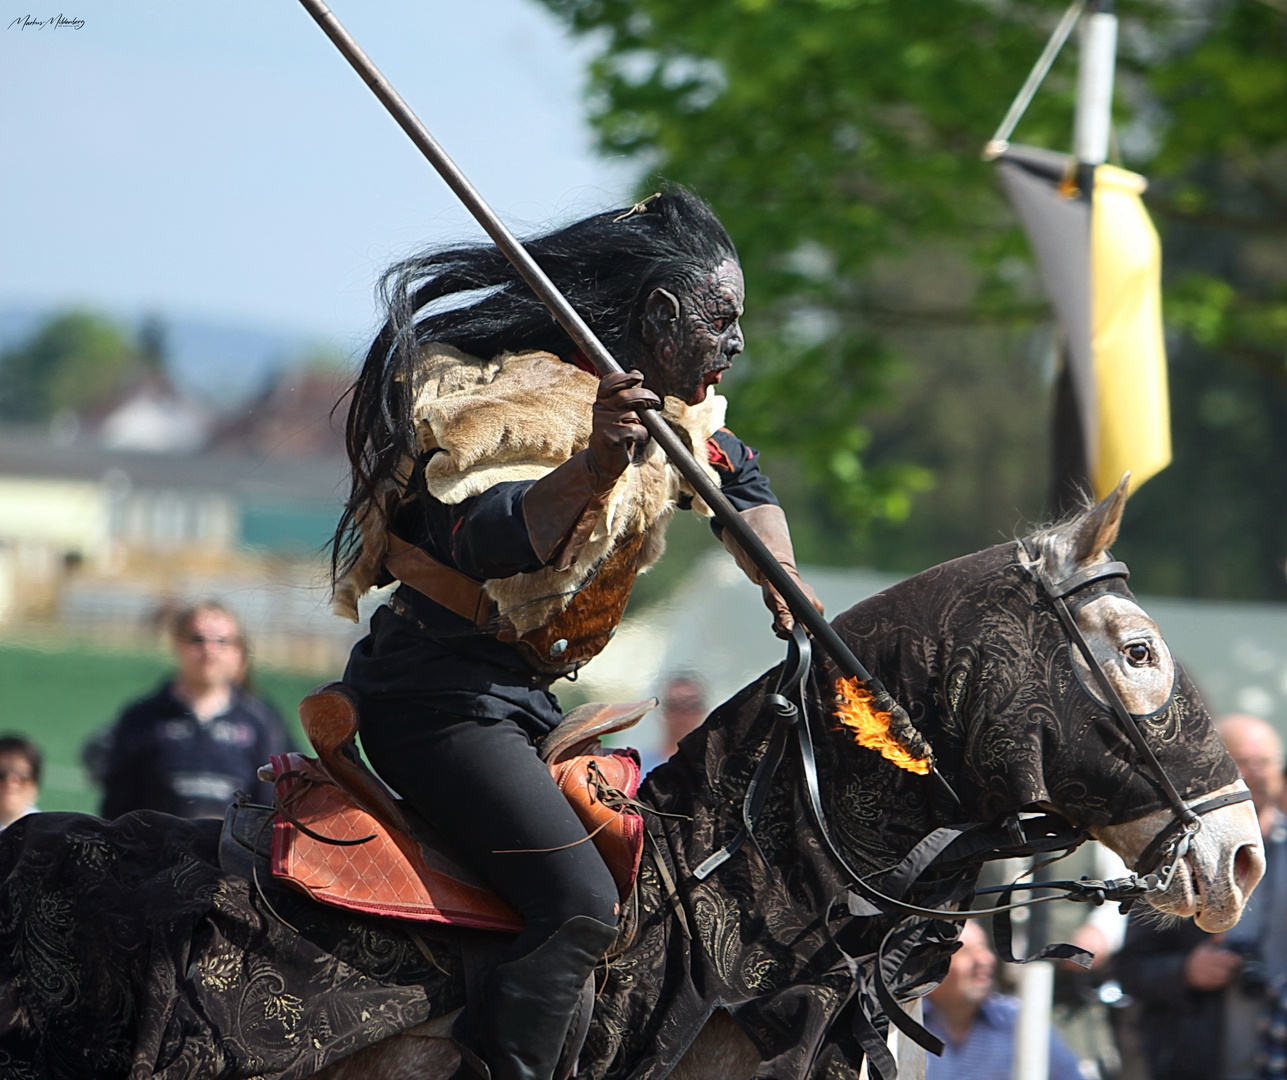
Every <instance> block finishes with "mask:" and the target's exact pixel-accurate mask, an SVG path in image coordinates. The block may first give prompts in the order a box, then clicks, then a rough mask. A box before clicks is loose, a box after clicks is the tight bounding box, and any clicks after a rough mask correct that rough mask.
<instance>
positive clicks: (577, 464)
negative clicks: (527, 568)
mask: <svg viewBox="0 0 1287 1080" xmlns="http://www.w3.org/2000/svg"><path fill="white" fill-rule="evenodd" d="M616 482H617V478H616V477H615V476H605V475H604V474H603V473H602V472H601V471H600V470H599V469H598V468H596V466H595V460H594V458H593V456H592V455H591V453H590V451H589V450H582V451H581V452H580V453H578V454H573V455H572V456H571V457H570V458H568V460H567V461H565V462H564V463H563V464H562V465H560V466H559V467H558V468H557V469H555V470H554V471H553V472H551V473H547V474H546V475H545V476H542V477H541V478H540V479H539V480H537V481H536V482H535V483H534V484H532V486H531V487H529V488H528V489H527V491H526V492H525V493H524V494H523V523H524V524H525V525H526V526H527V536H528V539H529V540H530V541H531V544H532V550H533V551H534V552H535V553H536V557H537V558H538V559H540V560H541V563H542V564H543V565H545V566H550V567H553V568H554V569H555V570H566V569H567V568H568V567H570V566H571V565H572V564H573V563H575V562H576V560H577V556H578V555H579V554H580V553H581V550H582V549H583V548H584V547H585V545H586V542H587V541H588V540H589V539H590V534H591V533H592V532H594V527H595V526H596V525H597V524H598V523H599V519H600V518H602V517H603V512H604V509H605V508H606V507H607V505H608V496H609V495H611V494H612V489H613V487H614V486H615V485H616Z"/></svg>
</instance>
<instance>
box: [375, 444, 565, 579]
mask: <svg viewBox="0 0 1287 1080" xmlns="http://www.w3.org/2000/svg"><path fill="white" fill-rule="evenodd" d="M416 473H417V476H416V480H418V481H419V483H414V482H413V487H412V495H411V497H410V498H408V499H406V500H405V501H404V502H403V503H402V505H401V506H399V507H398V509H397V510H396V511H394V514H393V521H392V523H391V526H392V530H393V532H394V533H395V534H396V535H398V536H400V537H401V538H402V539H403V540H406V541H407V543H409V544H417V545H419V546H420V547H422V548H424V549H425V551H427V552H428V553H429V554H430V555H432V556H433V557H434V558H435V559H437V560H438V561H439V562H440V563H443V564H445V565H447V566H452V567H455V568H456V569H457V570H459V571H460V572H461V573H463V574H467V575H469V576H470V577H471V578H474V579H475V580H476V581H486V580H487V579H488V578H504V577H510V576H511V575H513V574H524V573H531V572H532V571H534V570H539V569H540V568H541V566H542V565H543V564H542V563H541V561H540V560H539V559H538V558H537V557H536V553H535V552H534V551H533V550H532V542H531V540H530V539H529V538H528V535H527V524H526V522H525V521H524V520H523V495H524V493H525V492H526V491H527V489H528V488H529V487H531V486H532V481H530V480H514V481H506V482H505V483H501V484H496V485H494V486H492V487H490V488H488V489H487V490H486V491H484V492H483V493H482V494H481V495H475V496H474V497H473V498H469V499H465V500H464V501H463V502H459V503H455V504H453V505H451V506H448V505H447V504H446V503H442V502H439V501H438V500H437V499H435V498H434V497H433V496H432V495H430V494H429V492H428V491H427V490H425V487H424V483H423V476H422V475H420V474H422V473H423V470H422V469H420V468H417V469H416Z"/></svg>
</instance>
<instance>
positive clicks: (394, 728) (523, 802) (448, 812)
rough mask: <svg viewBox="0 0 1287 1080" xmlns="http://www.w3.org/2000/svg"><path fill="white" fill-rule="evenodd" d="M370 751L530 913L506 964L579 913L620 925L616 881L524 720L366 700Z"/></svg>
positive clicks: (474, 864) (400, 788)
mask: <svg viewBox="0 0 1287 1080" xmlns="http://www.w3.org/2000/svg"><path fill="white" fill-rule="evenodd" d="M362 747H363V750H364V751H365V752H366V755H367V757H368V759H369V760H370V762H371V764H372V765H373V766H374V767H375V770H376V771H377V772H378V773H379V774H380V775H381V776H382V777H383V778H384V779H385V780H386V781H388V783H389V784H390V785H391V786H392V787H393V788H394V790H396V791H397V792H398V794H400V795H401V796H402V797H403V798H405V799H407V800H408V801H409V802H410V803H411V805H412V806H414V807H415V808H416V810H417V811H418V812H419V813H420V814H421V815H422V816H423V817H424V818H425V819H426V820H427V821H429V822H430V823H431V824H432V825H433V826H434V828H436V829H437V830H438V831H439V833H441V834H442V837H443V839H444V840H446V841H447V842H448V843H449V844H450V845H451V846H452V847H453V848H454V849H455V851H456V853H457V854H458V855H459V856H460V857H461V858H462V859H464V860H465V861H466V862H467V863H468V864H469V865H470V867H471V868H472V869H474V870H475V871H477V872H478V873H479V874H481V875H482V876H483V877H484V878H485V879H486V880H487V882H488V883H489V884H490V885H491V886H492V888H493V889H495V890H496V892H498V893H499V894H500V895H501V896H502V897H504V898H505V900H507V901H508V902H509V903H510V904H511V905H512V906H513V907H514V908H515V909H517V910H518V912H519V913H520V914H521V915H522V916H523V919H524V927H523V932H522V934H520V935H519V938H518V940H517V941H516V942H515V943H514V947H513V948H512V949H511V950H510V952H509V954H508V956H507V960H516V959H518V958H520V957H522V956H526V955H527V954H528V953H530V952H531V951H532V950H534V949H536V948H538V947H539V946H540V945H542V944H543V943H544V942H545V941H547V940H548V939H549V938H550V937H551V935H553V934H554V932H555V931H556V930H558V929H559V927H561V926H563V924H564V923H566V922H567V921H568V920H569V919H572V918H574V917H576V916H577V915H588V916H589V917H590V918H592V919H596V920H598V921H599V922H603V923H609V924H614V923H616V921H617V911H616V905H617V899H618V898H617V887H616V884H615V883H614V882H613V880H612V874H611V873H610V872H609V870H608V868H607V866H605V865H604V862H603V859H602V858H600V856H599V853H598V851H597V850H596V849H595V846H594V844H593V843H592V842H589V841H586V842H584V843H576V841H585V837H586V831H585V826H584V825H582V824H581V821H580V819H579V818H578V817H577V816H576V814H575V813H573V811H572V808H571V807H570V806H569V805H568V802H567V800H566V799H565V798H564V797H563V795H562V794H561V793H560V792H559V790H558V788H557V787H556V786H555V785H554V781H553V780H551V779H550V773H549V769H548V768H547V767H546V765H545V763H544V762H542V761H541V759H540V757H539V756H538V755H537V752H536V748H535V747H534V746H533V744H532V741H531V739H530V738H529V736H528V733H527V732H526V731H525V730H524V729H523V727H521V726H520V725H519V724H518V723H517V722H516V721H514V720H492V719H486V718H480V717H458V716H450V715H448V714H446V713H440V712H436V711H434V710H432V709H428V708H426V707H425V706H424V705H420V704H416V703H414V702H407V701H396V700H388V699H384V700H379V699H377V700H368V701H364V702H363V705H362ZM568 845H572V846H568ZM550 849H559V850H550Z"/></svg>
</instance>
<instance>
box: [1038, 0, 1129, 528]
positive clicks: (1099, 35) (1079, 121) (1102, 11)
mask: <svg viewBox="0 0 1287 1080" xmlns="http://www.w3.org/2000/svg"><path fill="white" fill-rule="evenodd" d="M1113 8H1114V0H1090V2H1089V3H1088V4H1087V8H1086V11H1085V13H1084V14H1083V15H1082V19H1081V35H1080V51H1079V55H1078V65H1077V107H1076V113H1075V114H1074V118H1073V158H1074V160H1075V162H1076V173H1077V187H1078V189H1079V190H1080V192H1081V198H1082V199H1084V200H1085V201H1086V204H1087V205H1088V206H1091V211H1092V213H1093V212H1094V210H1093V205H1092V202H1093V195H1094V190H1095V167H1096V166H1097V165H1102V164H1104V162H1105V161H1107V160H1108V147H1109V141H1110V137H1111V133H1112V123H1113V81H1114V77H1115V74H1116V66H1117V16H1116V14H1114V10H1113ZM1058 348H1059V349H1060V350H1061V352H1062V356H1061V361H1062V363H1061V365H1060V371H1059V375H1058V378H1057V380H1056V384H1055V395H1054V416H1053V418H1052V425H1051V426H1052V437H1051V451H1052V453H1051V466H1052V469H1051V472H1052V475H1051V481H1050V512H1051V516H1052V517H1061V516H1062V515H1063V514H1065V513H1068V512H1069V511H1072V510H1076V509H1078V508H1079V507H1080V506H1081V505H1082V499H1083V494H1084V493H1085V492H1089V491H1092V490H1093V484H1092V482H1091V476H1092V475H1094V469H1095V461H1094V448H1095V445H1096V441H1097V440H1096V432H1095V431H1090V430H1087V427H1088V425H1089V426H1092V427H1093V426H1094V425H1095V424H1096V423H1097V420H1098V418H1097V417H1094V416H1088V415H1086V414H1085V413H1084V411H1083V410H1082V408H1081V407H1080V404H1079V401H1078V395H1077V392H1076V389H1075V387H1074V385H1073V375H1072V370H1071V365H1070V358H1069V355H1068V345H1067V340H1066V339H1065V340H1063V341H1061V342H1060V343H1059V345H1058Z"/></svg>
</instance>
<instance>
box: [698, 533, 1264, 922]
mask: <svg viewBox="0 0 1287 1080" xmlns="http://www.w3.org/2000/svg"><path fill="white" fill-rule="evenodd" d="M1023 550H1024V552H1025V553H1026V554H1027V555H1028V557H1029V560H1030V561H1029V562H1027V563H1026V564H1022V565H1025V567H1026V569H1027V570H1028V571H1029V572H1030V573H1031V574H1032V576H1033V578H1034V579H1035V580H1036V582H1037V584H1038V587H1039V588H1040V589H1041V591H1042V593H1043V594H1044V597H1045V599H1046V600H1047V601H1049V603H1050V605H1051V608H1052V609H1053V611H1054V613H1055V615H1056V616H1057V618H1058V619H1059V622H1060V624H1061V625H1062V627H1063V630H1064V633H1065V634H1066V635H1067V636H1068V638H1069V640H1070V641H1071V643H1072V644H1073V645H1074V646H1075V647H1076V648H1077V650H1078V651H1079V652H1080V653H1081V655H1082V657H1083V659H1084V660H1085V661H1086V665H1087V666H1088V667H1089V669H1090V671H1091V674H1092V675H1093V676H1094V679H1095V682H1096V684H1097V685H1098V687H1099V689H1100V692H1101V693H1102V694H1103V695H1104V699H1105V701H1106V702H1107V703H1108V706H1109V708H1110V709H1111V710H1112V712H1113V714H1114V716H1115V718H1116V720H1117V722H1118V724H1119V726H1120V727H1121V729H1122V731H1123V732H1124V733H1125V734H1126V736H1127V738H1128V739H1130V741H1131V744H1132V746H1133V747H1134V748H1135V750H1136V752H1137V753H1138V754H1139V756H1140V758H1141V759H1142V760H1143V763H1144V765H1145V767H1146V768H1147V770H1148V771H1149V772H1150V773H1151V774H1152V777H1153V779H1154V780H1156V781H1157V783H1158V786H1159V787H1160V788H1161V790H1162V794H1163V795H1164V796H1165V798H1166V800H1167V802H1168V804H1169V805H1170V809H1171V812H1172V815H1173V816H1172V819H1171V821H1170V822H1169V823H1168V824H1167V825H1166V826H1164V827H1163V828H1162V829H1161V830H1160V831H1159V832H1158V833H1157V835H1156V836H1154V837H1153V839H1152V840H1151V841H1149V843H1148V845H1147V846H1146V847H1145V849H1144V851H1143V852H1142V853H1141V855H1140V857H1139V859H1138V860H1137V861H1136V867H1135V871H1134V873H1132V874H1131V875H1130V876H1128V877H1125V878H1115V879H1112V880H1108V881H1095V880H1089V879H1083V880H1081V881H1040V882H1033V883H1031V884H1018V883H1016V884H1014V885H1007V886H998V887H996V888H991V889H980V890H978V895H985V894H988V893H1001V894H1002V900H1001V903H999V904H998V905H997V906H995V907H991V908H984V909H981V910H980V909H975V910H969V911H950V910H943V909H940V908H927V907H919V906H917V905H915V904H909V903H907V902H906V901H904V900H903V899H902V895H903V894H904V893H905V892H906V890H907V888H908V887H910V885H911V884H913V883H914V882H915V881H916V880H917V878H919V877H920V875H921V874H923V873H924V872H925V870H927V869H928V868H929V866H930V864H931V863H933V862H936V861H940V860H942V861H952V860H954V859H960V858H962V857H967V856H969V855H973V856H976V857H980V858H982V859H988V858H1002V857H1011V856H1014V855H1025V854H1026V855H1042V854H1049V853H1053V852H1060V853H1062V854H1061V855H1060V856H1059V857H1061V858H1062V857H1063V855H1066V854H1069V853H1071V852H1072V850H1073V849H1074V848H1076V847H1077V846H1078V845H1079V844H1081V843H1082V842H1083V841H1084V840H1085V839H1087V833H1086V832H1085V830H1084V829H1080V828H1077V827H1076V826H1073V825H1071V824H1070V823H1069V822H1068V821H1067V819H1066V818H1064V817H1063V816H1062V815H1060V814H1056V813H1052V812H1043V813H1035V814H1028V815H1023V816H1021V815H1020V814H1018V813H1013V814H1010V815H1009V816H1008V817H1006V818H1004V819H1003V820H1002V821H1001V822H1000V823H999V824H996V825H991V826H989V825H987V824H985V823H982V822H965V823H958V824H954V825H950V826H945V827H941V828H939V829H935V830H934V832H932V833H930V835H929V836H927V837H925V838H924V839H923V840H922V841H921V842H920V843H919V844H917V845H916V846H915V847H914V848H913V849H912V850H911V852H909V853H908V854H907V855H906V856H905V857H904V858H903V860H902V862H900V863H899V864H898V865H897V866H894V867H887V868H884V869H882V870H879V871H876V872H875V873H871V874H861V873H859V872H858V871H857V870H856V869H854V868H853V866H851V865H850V863H849V861H848V860H847V859H846V857H845V855H844V853H843V851H842V850H841V848H840V846H839V845H838V844H837V843H836V842H835V839H834V837H833V835H832V832H831V828H830V826H829V824H828V821H827V813H826V810H825V808H824V805H823V799H822V788H821V783H820V780H819V776H818V765H817V753H816V750H815V736H814V733H813V730H812V728H813V723H812V718H811V717H810V716H809V714H808V709H807V706H806V701H805V697H804V681H805V677H806V676H807V674H808V672H809V669H810V664H811V645H810V640H809V637H808V635H807V634H806V633H805V632H804V630H803V628H802V627H801V626H800V624H799V623H797V624H796V626H795V629H794V630H793V631H792V635H791V640H790V642H789V644H788V648H787V658H786V660H785V662H784V663H783V666H782V672H781V675H780V676H779V679H778V686H777V690H776V692H775V693H772V694H769V695H767V696H766V700H765V707H766V708H767V709H771V710H773V711H774V712H775V713H776V714H777V716H778V718H779V723H777V724H775V725H774V730H773V733H772V734H771V736H770V739H769V744H768V747H767V749H766V750H765V752H764V754H763V755H762V756H761V757H760V760H759V762H758V763H757V766H756V769H755V772H754V773H753V774H752V776H751V780H750V783H749V784H748V785H747V790H746V795H745V798H744V799H743V803H742V827H741V828H740V829H739V830H738V832H737V834H736V835H735V836H734V837H733V838H732V839H731V840H730V841H729V842H728V843H727V844H725V845H724V846H723V847H722V848H720V850H719V851H717V852H715V854H714V855H712V856H710V857H709V858H708V859H706V860H705V861H704V862H702V863H701V864H700V865H699V866H697V867H696V869H695V870H694V871H693V876H694V877H696V878H697V879H698V880H702V879H705V878H706V877H707V876H709V875H710V874H711V873H712V872H713V871H714V870H715V869H716V868H717V867H718V866H720V865H722V864H723V863H724V862H726V861H727V860H728V859H729V858H731V857H732V856H733V855H734V854H735V853H736V852H737V851H738V850H739V849H740V848H741V847H742V845H743V844H744V843H745V842H746V841H747V840H748V839H749V840H750V841H751V843H752V845H753V846H755V847H756V848H757V850H758V848H759V844H758V842H757V841H756V839H755V826H756V823H757V821H758V819H759V815H760V812H761V810H762V809H763V807H764V803H765V801H766V800H767V797H768V790H769V787H770V786H771V783H772V779H773V776H774V775H775V774H776V772H777V769H778V766H779V765H780V764H781V762H782V758H783V755H784V753H785V750H786V744H787V733H788V732H789V731H790V730H792V729H794V731H795V732H796V735H797V741H798V744H799V749H800V760H801V767H802V771H803V774H804V788H805V794H806V796H807V799H808V802H809V807H810V811H811V813H812V815H813V818H814V821H815V823H816V824H817V826H818V831H819V833H820V835H821V836H822V839H823V842H824V844H825V845H826V847H827V849H828V850H829V852H830V853H831V856H832V858H833V859H834V860H835V862H836V863H837V865H838V866H839V867H840V868H841V869H842V870H843V871H844V872H845V874H846V876H847V877H848V878H849V879H850V883H851V885H852V887H853V888H854V889H855V890H856V892H857V893H858V894H859V896H860V897H861V898H862V900H864V901H866V908H867V909H869V910H866V911H864V912H863V913H866V914H875V913H877V912H880V911H884V912H887V913H890V914H899V915H917V916H921V917H923V918H933V919H943V920H950V921H964V920H966V919H974V918H981V917H983V916H985V915H994V914H997V913H998V912H1003V911H1012V910H1015V909H1018V908H1025V907H1030V906H1032V905H1034V904H1040V903H1047V902H1049V901H1051V900H1057V899H1070V900H1078V901H1082V902H1090V903H1095V904H1102V903H1104V902H1105V901H1115V902H1117V903H1119V904H1121V905H1122V909H1123V910H1126V909H1127V908H1129V906H1130V905H1131V904H1133V903H1134V902H1135V901H1136V900H1139V899H1142V898H1144V897H1146V896H1149V895H1157V894H1160V893H1164V892H1166V891H1167V889H1169V888H1170V887H1171V884H1172V882H1173V881H1174V879H1175V874H1176V872H1177V870H1178V869H1179V865H1180V862H1181V861H1182V860H1183V859H1184V856H1185V855H1187V854H1188V852H1189V848H1190V846H1191V844H1192V841H1193V837H1194V836H1196V835H1197V833H1198V832H1199V830H1200V829H1201V828H1202V817H1203V816H1204V815H1206V814H1209V813H1211V812H1212V811H1214V810H1219V809H1222V808H1223V807H1226V806H1232V805H1234V804H1235V803H1240V802H1246V801H1248V800H1250V798H1251V792H1250V791H1234V792H1228V793H1226V794H1224V795H1217V796H1215V797H1214V798H1211V799H1207V800H1205V801H1204V802H1200V803H1197V804H1195V805H1193V806H1190V805H1188V804H1187V803H1186V802H1185V801H1184V799H1183V798H1182V797H1181V795H1180V793H1179V792H1178V791H1177V790H1176V787H1175V784H1174V783H1173V782H1172V781H1171V778H1170V777H1169V776H1168V775H1167V773H1166V770H1165V769H1164V768H1163V767H1162V764H1161V762H1159V761H1158V759H1157V755H1156V754H1154V753H1153V750H1152V748H1151V747H1150V746H1149V745H1148V741H1147V740H1146V739H1145V737H1144V733H1143V731H1141V730H1140V726H1139V722H1138V721H1137V720H1136V719H1135V717H1134V716H1132V715H1131V713H1130V711H1129V710H1128V709H1127V708H1126V705H1125V703H1124V702H1123V701H1122V699H1121V696H1120V695H1119V694H1118V693H1117V689H1116V688H1115V687H1114V686H1113V684H1112V682H1111V681H1110V680H1109V678H1108V675H1107V673H1106V672H1105V671H1104V669H1103V666H1102V665H1101V664H1100V662H1099V660H1098V659H1097V658H1096V657H1095V654H1094V652H1093V651H1092V649H1091V647H1090V643H1089V642H1088V641H1087V640H1086V637H1085V635H1084V634H1083V633H1082V632H1081V628H1080V627H1079V626H1078V625H1077V621H1076V619H1075V618H1074V617H1073V614H1072V612H1071V611H1070V610H1069V608H1068V601H1067V598H1068V597H1069V596H1071V595H1073V594H1074V593H1077V592H1079V591H1081V590H1082V589H1085V588H1087V587H1088V586H1090V585H1092V584H1094V583H1095V582H1098V581H1104V580H1107V579H1110V578H1123V579H1125V578H1128V577H1130V571H1129V570H1128V569H1127V567H1126V564H1125V563H1122V562H1118V561H1116V560H1113V559H1112V558H1109V559H1108V560H1107V561H1106V562H1102V563H1097V564H1095V565H1094V566H1089V567H1085V568H1083V569H1081V570H1078V571H1076V572H1074V573H1072V574H1070V575H1068V576H1067V577H1065V578H1062V579H1061V580H1059V581H1054V580H1053V579H1052V578H1051V577H1050V575H1049V574H1047V573H1046V571H1045V570H1044V568H1042V567H1041V565H1040V562H1039V560H1038V559H1037V558H1036V556H1035V554H1034V553H1033V552H1032V551H1031V550H1030V549H1028V547H1027V545H1026V542H1025V543H1024V546H1023ZM937 780H938V783H939V784H940V785H941V786H943V787H944V788H946V790H947V792H948V794H949V795H950V796H951V798H952V799H953V800H954V801H955V803H956V804H957V805H958V806H959V805H960V799H959V798H958V797H957V796H956V794H955V792H953V791H952V790H951V788H950V786H948V785H947V781H946V780H944V779H943V778H942V777H941V776H939V777H937ZM761 854H762V853H761ZM882 876H883V877H885V879H886V883H888V882H890V881H894V882H897V883H898V884H899V885H900V886H902V887H901V888H898V889H890V888H889V886H888V884H886V888H885V889H884V890H882V889H877V888H876V887H875V886H874V885H872V884H871V879H872V878H878V877H882ZM1035 889H1042V890H1047V891H1057V892H1062V893H1063V895H1062V896H1060V895H1048V896H1040V897H1036V898H1033V899H1029V900H1023V901H1018V902H1016V903H1009V897H1010V894H1011V893H1012V892H1013V891H1016V890H1035ZM891 892H896V893H897V894H898V895H890V893H891ZM851 906H854V905H852V904H851ZM857 907H859V908H863V905H862V904H861V903H860V904H858V905H857Z"/></svg>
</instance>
